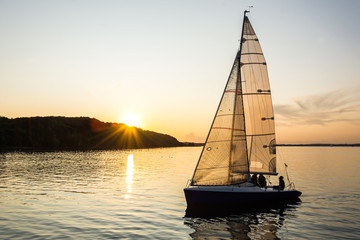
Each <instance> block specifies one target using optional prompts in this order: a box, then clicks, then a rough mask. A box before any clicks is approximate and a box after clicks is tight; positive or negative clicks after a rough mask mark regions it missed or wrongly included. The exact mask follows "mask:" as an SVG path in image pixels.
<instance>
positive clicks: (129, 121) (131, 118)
mask: <svg viewBox="0 0 360 240" xmlns="http://www.w3.org/2000/svg"><path fill="white" fill-rule="evenodd" d="M121 122H122V123H125V124H126V125H128V126H130V127H140V126H141V122H140V119H139V117H138V116H136V115H134V114H127V115H125V116H124V117H123V118H122V121H121Z"/></svg>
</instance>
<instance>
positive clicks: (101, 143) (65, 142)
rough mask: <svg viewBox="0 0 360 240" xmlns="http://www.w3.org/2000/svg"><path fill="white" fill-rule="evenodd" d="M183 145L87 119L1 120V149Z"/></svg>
mask: <svg viewBox="0 0 360 240" xmlns="http://www.w3.org/2000/svg"><path fill="white" fill-rule="evenodd" d="M177 146H183V144H182V143H181V142H179V141H178V140H177V139H176V138H174V137H172V136H170V135H167V134H161V133H156V132H153V131H147V130H143V129H141V128H136V127H129V126H127V125H125V124H122V123H105V122H101V121H99V120H97V119H95V118H89V117H71V118H69V117H29V118H15V119H9V118H6V117H0V149H1V150H27V149H28V150H110V149H132V148H155V147H177Z"/></svg>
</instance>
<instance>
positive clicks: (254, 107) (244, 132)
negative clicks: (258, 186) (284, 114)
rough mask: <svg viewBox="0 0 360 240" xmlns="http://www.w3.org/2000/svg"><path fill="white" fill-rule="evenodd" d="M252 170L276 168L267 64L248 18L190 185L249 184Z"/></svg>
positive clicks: (245, 18)
mask: <svg viewBox="0 0 360 240" xmlns="http://www.w3.org/2000/svg"><path fill="white" fill-rule="evenodd" d="M249 172H262V173H268V174H271V173H274V172H276V158H275V127H274V115H273V109H272V102H271V95H270V86H269V79H268V74H267V68H266V62H265V58H264V56H263V53H262V51H261V47H260V44H259V41H258V38H257V36H256V34H255V32H254V30H253V28H252V26H251V24H250V22H249V19H248V18H247V17H246V16H245V17H244V23H243V33H242V38H241V45H240V51H239V52H238V53H237V55H236V58H235V61H234V64H233V67H232V70H231V73H230V76H229V79H228V82H227V84H226V87H225V90H224V93H223V96H222V98H221V101H220V104H219V107H218V110H217V112H216V115H215V118H214V121H213V124H212V126H211V129H210V132H209V135H208V138H207V140H206V143H205V146H204V148H203V151H202V153H201V156H200V159H199V162H198V165H197V167H196V169H195V172H194V176H193V178H192V182H191V185H231V184H238V183H242V182H245V181H246V179H247V176H248V173H249Z"/></svg>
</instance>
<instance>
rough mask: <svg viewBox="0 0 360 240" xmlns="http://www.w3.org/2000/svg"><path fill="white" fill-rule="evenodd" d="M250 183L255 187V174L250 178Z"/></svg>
mask: <svg viewBox="0 0 360 240" xmlns="http://www.w3.org/2000/svg"><path fill="white" fill-rule="evenodd" d="M250 182H251V183H252V184H254V185H257V174H256V173H255V174H253V175H252V176H251V179H250Z"/></svg>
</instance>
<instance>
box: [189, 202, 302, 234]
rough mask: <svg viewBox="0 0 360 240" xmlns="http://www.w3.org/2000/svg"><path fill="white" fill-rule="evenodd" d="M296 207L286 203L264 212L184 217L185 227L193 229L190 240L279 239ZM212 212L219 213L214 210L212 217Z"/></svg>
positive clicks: (293, 215) (294, 215) (296, 205)
mask: <svg viewBox="0 0 360 240" xmlns="http://www.w3.org/2000/svg"><path fill="white" fill-rule="evenodd" d="M297 207H298V204H292V205H289V204H288V205H287V206H283V208H278V209H268V211H266V212H264V211H263V212H248V213H240V214H235V213H232V214H231V215H230V213H228V214H229V215H225V212H222V213H221V214H220V215H218V216H216V215H213V216H209V214H208V212H207V214H206V215H207V217H204V216H203V217H188V216H186V217H185V219H184V224H185V225H187V226H189V227H191V228H192V229H194V232H193V233H191V234H190V237H191V238H192V239H282V238H286V236H282V235H284V234H286V232H281V231H280V229H281V227H282V225H283V224H284V221H285V220H286V219H289V218H292V217H296V214H295V211H296V209H297ZM188 210H189V208H188ZM188 210H187V214H188ZM207 211H209V210H207ZM215 212H218V213H219V212H220V210H219V209H217V211H213V214H214V213H215ZM197 213H199V212H198V211H197ZM197 216H199V215H197Z"/></svg>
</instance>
